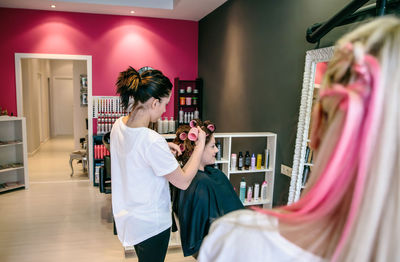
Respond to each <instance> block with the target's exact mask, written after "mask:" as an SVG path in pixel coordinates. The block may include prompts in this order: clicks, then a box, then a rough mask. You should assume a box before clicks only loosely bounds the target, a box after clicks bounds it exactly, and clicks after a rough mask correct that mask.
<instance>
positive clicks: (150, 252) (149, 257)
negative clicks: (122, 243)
mask: <svg viewBox="0 0 400 262" xmlns="http://www.w3.org/2000/svg"><path fill="white" fill-rule="evenodd" d="M170 234H171V228H168V229H167V230H165V231H163V232H161V233H160V234H158V235H155V236H153V237H151V238H149V239H146V240H145V241H143V242H140V243H139V244H136V245H135V246H134V247H135V251H136V255H137V256H138V258H139V262H164V259H165V255H166V254H167V249H168V243H169V236H170Z"/></svg>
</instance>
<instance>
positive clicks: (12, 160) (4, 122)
mask: <svg viewBox="0 0 400 262" xmlns="http://www.w3.org/2000/svg"><path fill="white" fill-rule="evenodd" d="M27 156H28V153H27V144H26V121H25V118H24V117H8V116H2V117H0V193H2V192H7V191H10V190H14V189H17V188H28V187H29V177H28V158H27Z"/></svg>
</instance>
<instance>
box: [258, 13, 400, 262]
mask: <svg viewBox="0 0 400 262" xmlns="http://www.w3.org/2000/svg"><path fill="white" fill-rule="evenodd" d="M399 100H400V20H399V19H397V18H394V17H384V18H379V19H375V20H374V21H372V22H369V23H367V24H365V25H362V26H360V27H359V28H358V29H356V30H354V31H353V32H351V33H349V34H347V35H345V36H344V37H342V38H341V39H340V40H339V41H338V42H337V45H336V49H335V53H334V56H333V58H332V60H331V61H330V62H329V65H328V69H327V72H326V74H325V76H324V80H323V88H322V89H321V91H320V101H319V103H318V105H316V106H315V108H314V112H313V123H312V130H311V146H313V147H314V148H315V150H316V153H317V158H316V160H315V165H314V168H313V171H312V174H311V176H310V179H309V181H308V183H307V185H306V186H307V188H306V190H305V191H304V192H303V194H302V197H301V198H300V200H299V201H298V202H296V203H294V204H292V205H290V206H285V207H280V208H277V209H273V210H258V211H259V212H263V213H266V214H268V215H272V216H276V217H277V218H278V219H279V231H280V233H281V234H282V235H283V236H285V237H286V238H287V239H289V240H290V241H292V242H294V243H295V244H297V245H299V246H300V247H302V248H303V249H306V250H309V251H311V252H313V253H315V254H317V255H319V256H322V257H324V258H326V259H329V260H332V261H349V262H350V261H400V249H399V248H398V247H397V246H398V245H399V242H400V241H399V240H400V239H399V238H400V151H399V150H400V132H399V130H400V108H399V106H400V103H399Z"/></svg>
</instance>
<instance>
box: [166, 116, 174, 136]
mask: <svg viewBox="0 0 400 262" xmlns="http://www.w3.org/2000/svg"><path fill="white" fill-rule="evenodd" d="M168 132H169V133H171V134H172V133H175V121H174V117H172V116H171V119H170V120H169V122H168Z"/></svg>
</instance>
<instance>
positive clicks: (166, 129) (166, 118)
mask: <svg viewBox="0 0 400 262" xmlns="http://www.w3.org/2000/svg"><path fill="white" fill-rule="evenodd" d="M168 126H169V121H168V117H164V121H163V127H162V130H163V133H164V134H168Z"/></svg>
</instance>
